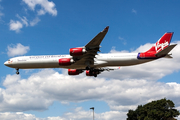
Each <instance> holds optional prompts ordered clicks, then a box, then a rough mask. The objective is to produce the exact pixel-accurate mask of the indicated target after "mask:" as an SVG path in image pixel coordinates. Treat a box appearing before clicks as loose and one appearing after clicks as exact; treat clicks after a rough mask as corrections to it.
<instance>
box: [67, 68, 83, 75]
mask: <svg viewBox="0 0 180 120" xmlns="http://www.w3.org/2000/svg"><path fill="white" fill-rule="evenodd" d="M82 72H83V71H82V70H77V69H68V75H79V74H80V73H82Z"/></svg>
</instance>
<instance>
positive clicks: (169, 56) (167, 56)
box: [165, 54, 173, 58]
mask: <svg viewBox="0 0 180 120" xmlns="http://www.w3.org/2000/svg"><path fill="white" fill-rule="evenodd" d="M171 55H172V54H170V55H169V54H168V55H166V56H165V58H173V57H172V56H171Z"/></svg>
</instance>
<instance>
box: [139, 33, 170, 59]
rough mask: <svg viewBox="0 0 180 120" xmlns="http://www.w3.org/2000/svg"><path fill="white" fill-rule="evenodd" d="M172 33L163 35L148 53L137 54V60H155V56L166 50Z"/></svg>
mask: <svg viewBox="0 0 180 120" xmlns="http://www.w3.org/2000/svg"><path fill="white" fill-rule="evenodd" d="M172 36H173V32H168V33H165V34H164V35H163V36H162V37H161V38H160V39H159V40H158V41H157V42H156V43H155V44H154V45H153V46H152V47H151V48H150V49H149V50H148V51H146V52H143V53H139V54H138V58H156V57H157V56H156V54H157V53H159V52H160V51H162V50H164V49H165V48H167V47H168V46H169V44H170V42H171V38H172Z"/></svg>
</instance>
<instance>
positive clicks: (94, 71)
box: [86, 66, 98, 77]
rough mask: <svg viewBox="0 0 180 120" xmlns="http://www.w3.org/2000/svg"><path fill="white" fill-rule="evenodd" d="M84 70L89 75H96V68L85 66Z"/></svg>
mask: <svg viewBox="0 0 180 120" xmlns="http://www.w3.org/2000/svg"><path fill="white" fill-rule="evenodd" d="M86 70H88V71H89V76H94V77H97V74H98V71H97V70H96V69H94V68H90V67H89V66H87V67H86Z"/></svg>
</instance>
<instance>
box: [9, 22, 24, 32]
mask: <svg viewBox="0 0 180 120" xmlns="http://www.w3.org/2000/svg"><path fill="white" fill-rule="evenodd" d="M9 27H10V28H9V29H10V30H12V31H16V32H17V33H18V32H20V29H21V28H23V24H22V23H21V22H20V21H14V20H10V26H9Z"/></svg>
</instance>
